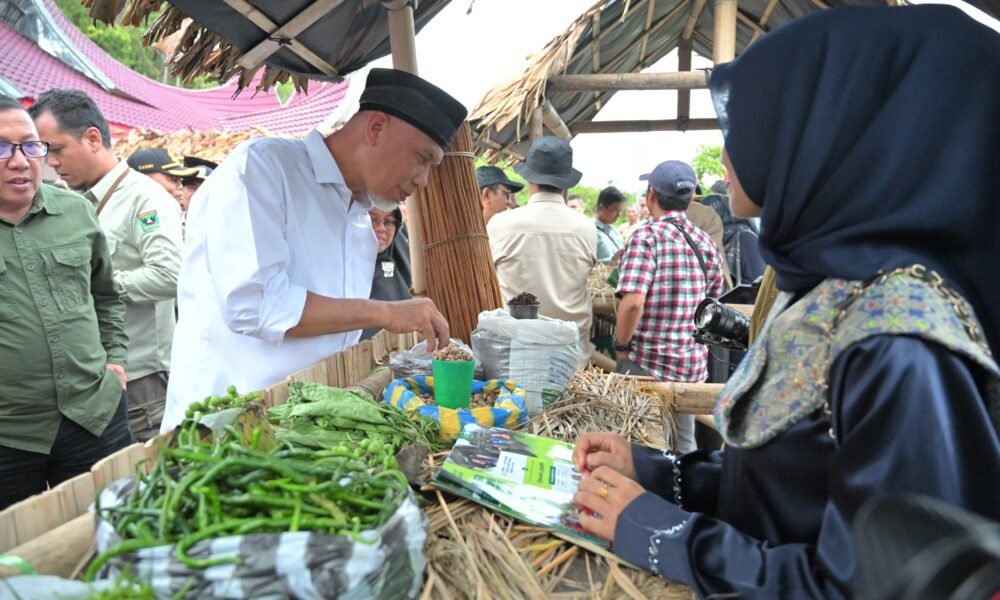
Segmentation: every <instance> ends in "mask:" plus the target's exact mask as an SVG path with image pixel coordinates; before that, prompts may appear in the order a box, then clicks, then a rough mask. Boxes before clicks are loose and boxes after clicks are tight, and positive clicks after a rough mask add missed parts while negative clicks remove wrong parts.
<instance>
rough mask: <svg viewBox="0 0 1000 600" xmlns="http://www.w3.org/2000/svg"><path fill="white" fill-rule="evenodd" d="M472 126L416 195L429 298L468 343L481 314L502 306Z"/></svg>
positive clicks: (453, 333)
mask: <svg viewBox="0 0 1000 600" xmlns="http://www.w3.org/2000/svg"><path fill="white" fill-rule="evenodd" d="M474 162H475V159H474V158H473V155H472V138H471V135H470V133H469V125H468V123H463V124H462V126H461V127H460V128H459V130H458V132H457V133H456V134H455V140H454V141H453V142H452V144H451V146H450V147H449V148H448V151H447V152H445V157H444V160H443V161H442V162H441V164H440V165H439V166H438V167H437V168H436V169H432V170H431V174H430V177H429V180H428V182H427V186H426V187H425V188H423V189H421V190H420V191H418V192H417V194H416V196H414V200H415V201H416V202H417V203H418V209H419V213H420V215H421V218H420V231H421V236H420V237H421V239H422V240H423V251H424V261H423V262H424V273H425V274H426V278H427V295H428V296H429V297H430V298H431V300H433V301H434V304H435V305H436V306H437V308H438V310H440V311H441V312H442V313H443V314H444V316H445V318H446V319H448V325H449V327H450V329H451V337H455V338H459V339H461V340H463V341H465V342H468V341H469V336H470V334H471V333H472V330H473V329H475V328H476V323H477V321H478V319H479V313H480V312H482V311H484V310H491V309H495V308H500V307H501V306H503V301H502V299H501V297H500V286H499V284H498V283H497V275H496V269H495V268H494V267H493V257H492V254H491V252H490V244H489V239H488V238H487V237H486V224H485V222H484V221H483V215H482V209H481V208H480V205H479V201H478V197H477V194H476V191H477V190H478V189H479V187H478V185H477V183H476V173H475V169H474Z"/></svg>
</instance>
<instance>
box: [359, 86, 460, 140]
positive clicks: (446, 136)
mask: <svg viewBox="0 0 1000 600" xmlns="http://www.w3.org/2000/svg"><path fill="white" fill-rule="evenodd" d="M359 110H377V111H381V112H384V113H387V114H390V115H392V116H394V117H398V118H400V119H402V120H404V121H406V122H407V123H409V124H410V125H413V126H414V127H416V128H417V129H419V130H420V131H422V132H424V133H426V134H427V135H428V136H429V137H430V138H431V139H433V140H434V141H435V142H437V143H438V144H439V145H440V146H441V148H447V147H448V145H449V144H451V138H452V137H454V135H455V131H457V130H458V128H459V127H460V126H461V125H462V122H463V121H465V117H466V115H467V114H468V111H467V110H466V109H465V107H464V106H462V103H460V102H459V101H458V100H456V99H454V98H453V97H451V96H450V95H449V94H448V92H445V91H444V90H442V89H441V88H439V87H437V86H436V85H434V84H432V83H430V82H428V81H426V80H424V79H421V78H420V77H417V76H416V75H413V74H412V73H407V72H406V71H399V70H397V69H372V70H371V72H369V73H368V81H367V82H366V84H365V91H364V92H362V93H361V106H360V108H359Z"/></svg>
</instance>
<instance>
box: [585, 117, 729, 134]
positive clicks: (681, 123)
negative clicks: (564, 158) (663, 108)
mask: <svg viewBox="0 0 1000 600" xmlns="http://www.w3.org/2000/svg"><path fill="white" fill-rule="evenodd" d="M718 128H719V122H718V121H717V120H715V119H668V120H664V121H588V122H581V123H574V124H573V126H572V127H570V131H572V132H573V135H580V134H581V133H631V132H645V131H714V130H717V129H718Z"/></svg>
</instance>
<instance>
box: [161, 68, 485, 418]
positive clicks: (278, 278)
mask: <svg viewBox="0 0 1000 600" xmlns="http://www.w3.org/2000/svg"><path fill="white" fill-rule="evenodd" d="M465 115H466V110H465V108H464V107H463V106H462V105H461V104H460V103H458V101H456V100H455V99H454V98H452V97H451V96H449V95H448V94H447V93H445V92H444V91H442V90H440V89H439V88H437V87H435V86H433V85H431V84H430V83H428V82H426V81H424V80H423V79H420V78H419V77H417V76H415V75H411V74H408V73H405V72H402V71H396V70H393V69H373V70H372V71H371V73H370V74H369V76H368V80H367V85H366V88H365V91H364V93H363V94H362V96H361V106H360V111H359V112H358V113H357V114H356V115H355V116H354V117H352V118H351V119H350V120H349V121H348V122H347V124H346V125H345V126H344V127H343V128H342V129H340V130H338V131H336V132H334V133H332V134H331V135H329V136H327V137H326V138H324V137H323V136H322V135H321V134H320V133H319V132H317V131H312V132H310V133H309V134H308V135H307V136H306V138H305V139H304V140H291V139H282V138H266V139H262V140H254V141H250V142H245V143H243V144H241V145H240V146H239V147H238V148H237V149H236V150H235V151H234V152H233V153H232V154H231V155H230V156H229V157H228V158H227V159H226V160H225V161H223V162H222V164H221V165H219V168H218V169H216V170H215V172H213V174H212V177H210V178H209V179H208V180H206V181H205V183H204V184H202V186H201V188H200V189H199V190H198V192H197V193H196V197H197V198H196V200H195V201H193V202H192V203H191V206H190V209H189V212H188V218H187V241H186V245H185V250H184V266H183V267H182V269H181V276H180V282H179V284H178V303H179V312H180V320H179V321H178V324H177V329H176V333H175V335H174V347H173V356H172V365H173V370H172V373H171V379H170V385H169V388H168V390H167V410H166V413H165V415H164V417H163V425H162V427H161V430H162V431H168V430H169V429H171V428H173V427H174V426H176V425H177V424H178V423H180V421H181V420H183V417H184V412H185V410H186V409H187V407H188V405H190V404H191V403H192V402H196V401H200V400H202V399H203V398H204V397H205V396H208V395H212V394H221V393H223V392H224V391H225V389H226V387H227V386H228V385H235V386H236V387H237V388H238V389H239V390H241V391H251V390H256V389H262V388H264V387H267V386H269V385H272V384H274V383H277V382H279V381H281V380H282V379H284V378H285V377H287V376H288V375H290V374H291V373H294V372H295V371H297V370H299V369H302V368H304V367H307V366H309V365H310V364H312V363H314V362H316V361H318V360H320V359H323V358H325V357H327V356H329V355H330V354H333V353H335V352H339V351H341V350H344V349H345V348H347V347H349V346H352V345H354V344H356V343H357V342H358V339H359V336H360V334H361V331H360V330H361V329H364V328H368V327H376V328H382V329H386V330H388V331H392V332H395V333H406V332H410V331H418V332H420V333H422V334H423V335H424V337H426V338H427V340H428V345H429V346H430V347H432V348H433V346H434V345H435V341H436V342H437V343H439V344H442V345H443V344H447V343H448V323H447V322H446V321H445V319H444V317H443V316H442V315H441V313H440V312H438V310H437V309H436V308H435V307H434V303H433V302H431V301H430V300H429V299H426V298H421V299H414V300H405V301H400V302H379V301H373V300H369V299H368V296H369V291H370V286H371V282H372V275H373V272H374V271H373V270H374V268H375V262H374V257H375V255H376V253H377V242H376V239H375V234H374V233H373V231H372V226H371V222H370V219H369V217H368V211H369V209H371V208H372V207H373V206H375V207H376V208H380V209H382V210H392V209H394V208H395V207H396V205H397V204H398V203H400V202H403V201H404V200H405V199H406V197H407V196H409V195H410V194H412V193H413V192H414V190H415V189H416V188H417V187H420V186H423V185H426V183H427V177H428V173H429V171H430V168H431V167H432V166H435V165H437V164H438V163H440V162H441V159H442V158H443V156H444V148H445V147H447V146H448V144H449V143H450V140H451V137H452V136H453V135H454V133H455V130H456V129H457V128H458V126H459V125H460V124H461V123H462V121H463V120H464V119H465Z"/></svg>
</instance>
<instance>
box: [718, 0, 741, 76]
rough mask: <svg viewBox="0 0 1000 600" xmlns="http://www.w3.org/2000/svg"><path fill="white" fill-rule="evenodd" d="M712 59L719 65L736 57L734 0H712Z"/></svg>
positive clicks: (735, 7) (735, 11)
mask: <svg viewBox="0 0 1000 600" xmlns="http://www.w3.org/2000/svg"><path fill="white" fill-rule="evenodd" d="M713 2H714V4H713V5H712V6H713V14H712V20H713V21H714V25H715V28H714V33H713V35H712V60H713V62H714V63H715V64H717V65H721V64H722V63H727V62H729V61H731V60H733V59H734V58H736V14H737V10H736V9H737V6H736V0H713Z"/></svg>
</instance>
